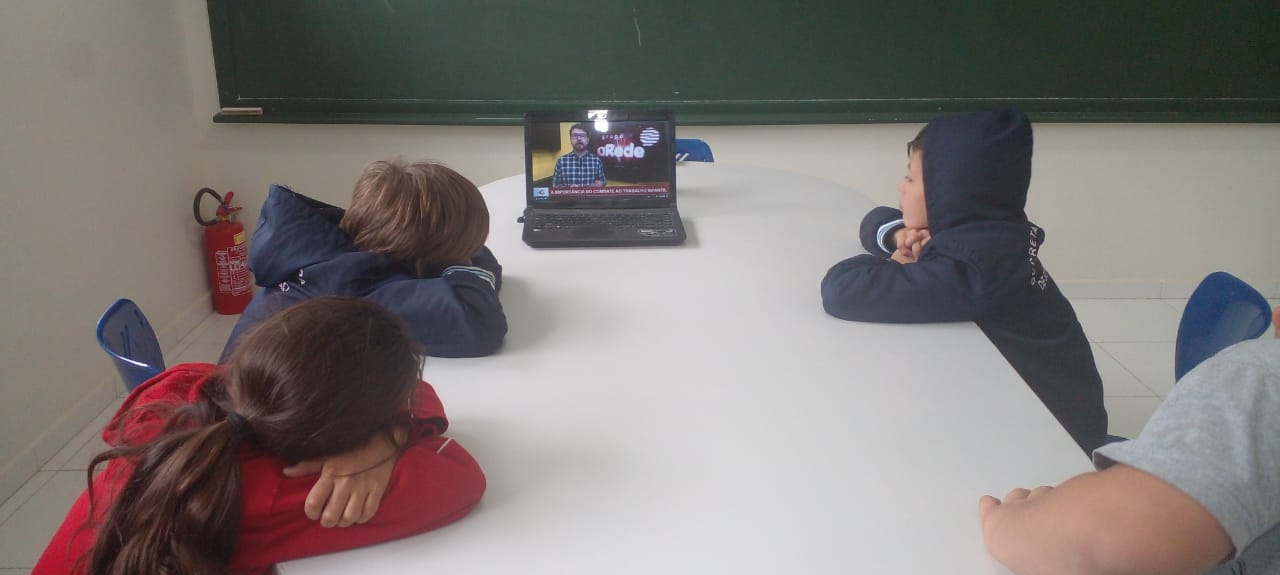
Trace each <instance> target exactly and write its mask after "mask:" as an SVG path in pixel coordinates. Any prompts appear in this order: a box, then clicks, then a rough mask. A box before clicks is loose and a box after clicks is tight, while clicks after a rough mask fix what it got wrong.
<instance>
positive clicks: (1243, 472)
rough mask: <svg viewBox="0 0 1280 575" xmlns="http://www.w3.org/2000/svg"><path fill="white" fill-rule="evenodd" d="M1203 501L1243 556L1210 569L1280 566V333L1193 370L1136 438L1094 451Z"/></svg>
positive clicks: (1104, 463)
mask: <svg viewBox="0 0 1280 575" xmlns="http://www.w3.org/2000/svg"><path fill="white" fill-rule="evenodd" d="M1093 462H1094V465H1095V466H1096V467H1097V468H1098V469H1105V468H1107V467H1110V466H1111V465H1113V464H1115V463H1123V464H1125V465H1129V466H1131V467H1135V468H1137V469H1141V470H1142V471H1145V472H1147V473H1150V474H1152V475H1155V476H1156V477H1159V478H1161V479H1163V480H1165V481H1167V482H1169V483H1171V484H1173V485H1174V486H1175V487H1177V488H1178V489H1181V490H1182V492H1183V493H1186V494H1187V495H1188V496H1190V497H1191V498H1192V499H1195V500H1196V501H1198V502H1199V503H1200V504H1201V505H1203V506H1204V507H1205V509H1208V510H1209V513H1211V514H1213V516H1214V518H1215V519H1217V520H1218V523H1220V524H1221V525H1222V527H1223V528H1224V529H1225V530H1226V532H1227V535H1228V536H1230V537H1231V543H1232V544H1234V545H1235V548H1236V550H1237V553H1236V556H1235V559H1233V560H1232V561H1228V562H1227V563H1225V564H1223V565H1219V566H1218V568H1216V569H1214V570H1213V571H1212V572H1211V573H1280V339H1275V338H1272V337H1270V336H1269V335H1264V336H1263V337H1262V338H1261V339H1256V340H1250V341H1246V342H1242V343H1239V344H1236V345H1234V346H1231V347H1229V348H1227V349H1225V350H1223V351H1222V352H1220V353H1218V354H1217V355H1215V356H1213V357H1211V358H1209V359H1207V360H1205V361H1204V363H1202V364H1200V365H1199V366H1197V367H1196V368H1195V369H1194V370H1192V371H1191V372H1190V373H1188V374H1187V375H1185V376H1184V377H1183V378H1182V380H1181V381H1179V382H1178V384H1177V385H1175V386H1174V388H1173V392H1172V393H1170V394H1169V397H1168V398H1167V399H1165V401H1164V403H1163V404H1162V405H1161V406H1160V408H1159V409H1157V410H1156V412H1155V414H1154V415H1152V416H1151V419H1150V421H1148V422H1147V425H1146V427H1144V428H1143V429H1142V433H1141V434H1140V435H1139V436H1138V437H1137V438H1136V439H1133V440H1131V441H1124V442H1120V443H1112V444H1110V445H1106V446H1104V447H1101V448H1099V449H1098V450H1096V451H1094V452H1093Z"/></svg>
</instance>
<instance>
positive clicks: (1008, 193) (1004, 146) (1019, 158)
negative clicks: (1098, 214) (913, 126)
mask: <svg viewBox="0 0 1280 575" xmlns="http://www.w3.org/2000/svg"><path fill="white" fill-rule="evenodd" d="M923 142H924V152H923V154H924V155H923V161H924V165H923V168H924V197H925V209H926V210H927V211H928V218H929V229H930V231H931V232H933V233H935V234H936V233H938V232H940V231H943V230H946V229H949V228H954V227H956V226H959V225H961V224H965V223H968V222H972V221H991V220H995V221H1006V222H1025V221H1026V220H1027V215H1026V212H1025V211H1024V208H1025V207H1026V203H1027V187H1028V186H1029V185H1030V184H1031V148H1032V138H1031V121H1030V120H1028V119H1027V116H1026V115H1025V114H1023V113H1022V112H1021V111H1020V110H1015V109H1006V110H997V111H994V112H978V113H973V114H961V115H957V116H948V117H945V118H938V119H936V120H933V121H932V122H929V124H928V125H927V126H925V128H924V136H923Z"/></svg>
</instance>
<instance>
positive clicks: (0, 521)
mask: <svg viewBox="0 0 1280 575" xmlns="http://www.w3.org/2000/svg"><path fill="white" fill-rule="evenodd" d="M55 473H57V472H56V471H44V470H41V471H37V472H36V474H35V475H32V476H31V479H28V480H27V482H26V483H23V484H22V487H19V488H18V491H17V492H15V493H14V494H13V495H12V496H10V498H9V499H6V500H5V501H4V503H3V504H0V505H8V504H9V503H10V502H13V504H14V505H13V506H12V507H11V508H10V510H9V511H8V512H7V513H6V514H5V516H4V517H0V526H3V525H4V524H5V523H6V522H8V521H9V518H10V517H13V516H14V514H16V513H17V512H18V511H19V510H20V509H22V507H23V506H25V505H26V504H27V502H28V501H31V498H32V497H35V496H36V494H37V493H39V492H40V490H41V489H44V486H45V485H46V484H48V483H49V480H50V479H53V475H54V474H55ZM41 475H43V476H44V480H43V481H41V482H40V484H39V485H36V486H35V487H32V488H31V492H30V493H28V494H27V496H26V498H24V499H23V500H22V501H14V499H13V498H14V497H16V496H17V495H18V493H21V492H22V491H23V490H24V489H26V488H27V486H28V485H30V483H31V482H32V481H35V480H36V478H37V477H40V476H41Z"/></svg>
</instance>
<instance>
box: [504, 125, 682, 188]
mask: <svg viewBox="0 0 1280 575" xmlns="http://www.w3.org/2000/svg"><path fill="white" fill-rule="evenodd" d="M524 129H525V173H526V178H525V181H526V184H527V190H526V192H527V195H528V203H529V205H531V206H546V207H555V206H559V205H568V204H587V205H625V204H632V203H635V204H670V203H674V201H675V156H674V154H675V146H674V138H675V121H674V117H673V116H672V114H671V112H669V111H658V112H638V111H619V110H583V111H577V112H530V113H528V114H526V115H525V126H524Z"/></svg>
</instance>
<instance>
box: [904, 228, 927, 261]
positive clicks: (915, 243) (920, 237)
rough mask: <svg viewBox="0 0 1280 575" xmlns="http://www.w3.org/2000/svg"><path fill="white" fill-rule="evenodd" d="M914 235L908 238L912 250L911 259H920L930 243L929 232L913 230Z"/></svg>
mask: <svg viewBox="0 0 1280 575" xmlns="http://www.w3.org/2000/svg"><path fill="white" fill-rule="evenodd" d="M913 231H914V232H915V234H914V235H912V236H910V237H908V238H907V245H908V246H909V247H910V248H911V257H913V258H915V259H920V252H921V251H923V250H924V245H925V244H927V243H929V239H930V236H929V230H928V229H923V230H913Z"/></svg>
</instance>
